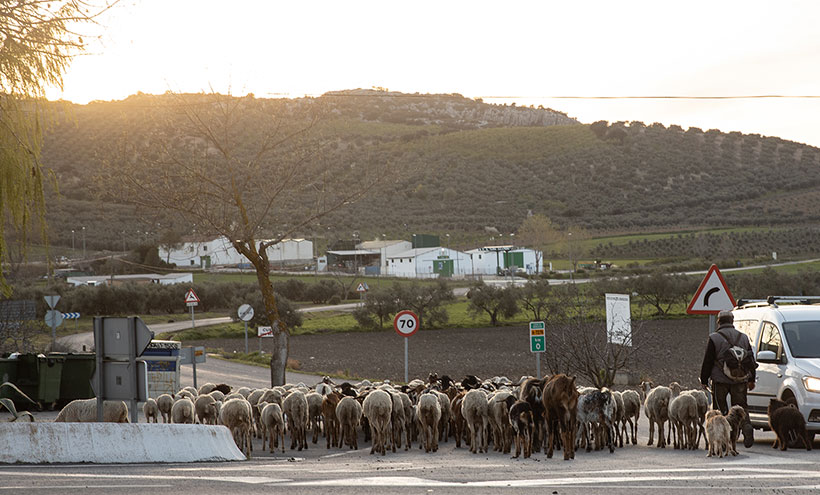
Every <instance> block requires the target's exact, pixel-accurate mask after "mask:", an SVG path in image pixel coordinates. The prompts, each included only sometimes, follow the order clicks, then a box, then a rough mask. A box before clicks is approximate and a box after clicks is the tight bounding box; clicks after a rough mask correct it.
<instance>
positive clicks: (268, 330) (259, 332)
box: [256, 327, 273, 354]
mask: <svg viewBox="0 0 820 495" xmlns="http://www.w3.org/2000/svg"><path fill="white" fill-rule="evenodd" d="M256 336H257V337H259V339H258V340H259V354H262V339H263V338H266V337H267V338H273V327H256Z"/></svg>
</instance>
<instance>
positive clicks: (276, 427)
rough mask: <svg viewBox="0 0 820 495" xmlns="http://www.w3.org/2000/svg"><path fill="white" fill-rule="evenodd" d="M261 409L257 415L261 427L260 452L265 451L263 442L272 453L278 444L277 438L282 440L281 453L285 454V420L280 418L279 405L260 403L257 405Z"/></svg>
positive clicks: (280, 409) (280, 410)
mask: <svg viewBox="0 0 820 495" xmlns="http://www.w3.org/2000/svg"><path fill="white" fill-rule="evenodd" d="M257 406H258V407H261V408H262V412H261V413H260V415H259V419H260V423H261V425H262V450H265V441H266V440H267V441H268V443H269V445H270V453H271V454H272V453H273V450H274V448H276V447H277V445H278V443H279V438H280V437H281V439H282V453H283V454H284V453H285V420H284V417H283V416H282V408H281V407H280V406H279V404H276V403H275V402H274V403H268V402H260V403H259V404H257Z"/></svg>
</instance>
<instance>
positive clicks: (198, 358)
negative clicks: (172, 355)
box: [179, 346, 205, 389]
mask: <svg viewBox="0 0 820 495" xmlns="http://www.w3.org/2000/svg"><path fill="white" fill-rule="evenodd" d="M204 362H205V347H202V346H199V347H183V348H182V349H180V352H179V364H180V365H183V364H190V365H191V366H193V372H194V388H196V389H199V387H198V386H197V384H196V363H204Z"/></svg>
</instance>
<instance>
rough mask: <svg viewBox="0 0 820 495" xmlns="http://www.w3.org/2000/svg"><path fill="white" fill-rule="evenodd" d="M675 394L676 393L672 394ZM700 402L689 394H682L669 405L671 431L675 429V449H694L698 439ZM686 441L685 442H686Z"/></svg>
mask: <svg viewBox="0 0 820 495" xmlns="http://www.w3.org/2000/svg"><path fill="white" fill-rule="evenodd" d="M672 393H673V394H674V391H673V392H672ZM697 423H698V401H697V400H696V399H695V398H694V397H693V396H691V395H689V394H680V395H678V396H677V397H674V398H673V399H672V401H671V402H670V403H669V430H670V431H671V430H672V429H673V427H674V430H675V434H674V443H673V445H674V447H675V448H676V449H692V450H694V449H695V448H697V447H696V446H695V439H696V438H697V436H696V435H697ZM684 440H685V442H684Z"/></svg>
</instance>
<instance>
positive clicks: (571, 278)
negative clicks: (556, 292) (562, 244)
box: [567, 232, 575, 284]
mask: <svg viewBox="0 0 820 495" xmlns="http://www.w3.org/2000/svg"><path fill="white" fill-rule="evenodd" d="M567 239H568V241H567V243H568V246H567V252H568V253H569V281H570V282H572V283H573V284H574V283H575V279H574V278H573V275H572V272H574V271H575V270H573V266H574V265H573V264H572V232H567Z"/></svg>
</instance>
